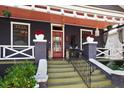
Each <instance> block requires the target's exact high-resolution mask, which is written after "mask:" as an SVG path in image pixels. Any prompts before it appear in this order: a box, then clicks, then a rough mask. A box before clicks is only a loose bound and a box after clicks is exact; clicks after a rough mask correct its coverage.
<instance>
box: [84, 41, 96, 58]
mask: <svg viewBox="0 0 124 93" xmlns="http://www.w3.org/2000/svg"><path fill="white" fill-rule="evenodd" d="M97 44H98V42H84V43H83V46H84V50H83V55H84V57H85V58H87V59H88V60H89V59H91V58H93V59H96V47H97Z"/></svg>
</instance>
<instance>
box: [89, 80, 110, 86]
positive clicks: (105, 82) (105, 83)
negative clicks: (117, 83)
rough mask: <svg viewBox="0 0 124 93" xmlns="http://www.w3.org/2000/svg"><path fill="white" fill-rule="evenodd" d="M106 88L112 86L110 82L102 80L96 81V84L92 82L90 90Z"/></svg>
mask: <svg viewBox="0 0 124 93" xmlns="http://www.w3.org/2000/svg"><path fill="white" fill-rule="evenodd" d="M106 86H109V87H110V86H112V83H111V81H110V80H104V81H97V82H92V83H91V87H92V88H102V87H103V88H104V87H106Z"/></svg>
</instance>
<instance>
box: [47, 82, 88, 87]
mask: <svg viewBox="0 0 124 93" xmlns="http://www.w3.org/2000/svg"><path fill="white" fill-rule="evenodd" d="M48 87H49V88H86V87H87V86H86V85H85V84H83V83H77V84H68V85H57V86H56V85H55V86H53V85H52V86H48Z"/></svg>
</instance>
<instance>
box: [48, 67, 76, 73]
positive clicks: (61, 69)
mask: <svg viewBox="0 0 124 93" xmlns="http://www.w3.org/2000/svg"><path fill="white" fill-rule="evenodd" d="M73 71H74V68H72V67H71V68H49V69H48V73H57V72H60V73H61V72H73Z"/></svg>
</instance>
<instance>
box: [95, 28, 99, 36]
mask: <svg viewBox="0 0 124 93" xmlns="http://www.w3.org/2000/svg"><path fill="white" fill-rule="evenodd" d="M95 36H99V29H98V28H96V30H95Z"/></svg>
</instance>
